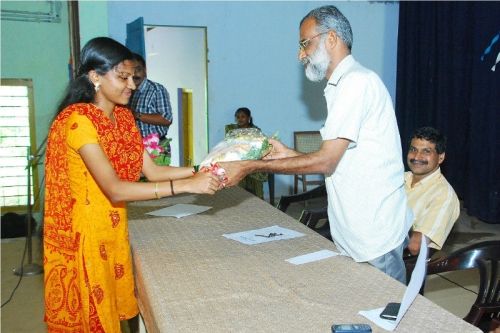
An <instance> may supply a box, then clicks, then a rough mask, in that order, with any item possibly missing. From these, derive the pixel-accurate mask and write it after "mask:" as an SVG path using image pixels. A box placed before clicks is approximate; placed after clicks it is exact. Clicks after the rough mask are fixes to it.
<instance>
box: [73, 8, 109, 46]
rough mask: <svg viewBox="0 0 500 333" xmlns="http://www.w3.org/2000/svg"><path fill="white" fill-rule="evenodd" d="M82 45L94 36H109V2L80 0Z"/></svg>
mask: <svg viewBox="0 0 500 333" xmlns="http://www.w3.org/2000/svg"><path fill="white" fill-rule="evenodd" d="M78 12H79V14H80V15H79V19H80V46H81V47H83V46H84V45H85V43H86V42H88V41H89V40H90V39H92V38H94V37H101V36H108V2H107V1H79V3H78Z"/></svg>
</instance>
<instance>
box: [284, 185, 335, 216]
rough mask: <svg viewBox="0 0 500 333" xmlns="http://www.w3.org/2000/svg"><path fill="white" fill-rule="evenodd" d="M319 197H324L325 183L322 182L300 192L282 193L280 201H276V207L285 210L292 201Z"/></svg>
mask: <svg viewBox="0 0 500 333" xmlns="http://www.w3.org/2000/svg"><path fill="white" fill-rule="evenodd" d="M321 197H325V198H326V186H325V184H322V185H320V186H318V187H315V188H313V189H312V190H309V191H306V192H302V193H299V194H292V195H284V196H282V197H281V198H280V201H279V202H278V205H277V206H276V208H278V209H279V210H281V211H282V212H285V211H286V210H287V209H288V206H290V204H291V203H293V202H301V201H306V200H311V199H315V198H321Z"/></svg>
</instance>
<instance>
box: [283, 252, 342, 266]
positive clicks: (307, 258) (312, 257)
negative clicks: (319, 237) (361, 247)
mask: <svg viewBox="0 0 500 333" xmlns="http://www.w3.org/2000/svg"><path fill="white" fill-rule="evenodd" d="M338 255H339V253H338V252H335V251H330V250H320V251H316V252H311V253H308V254H304V255H301V256H297V257H293V258H290V259H286V261H288V262H289V263H291V264H294V265H302V264H307V263H308V262H313V261H318V260H323V259H326V258H330V257H333V256H338Z"/></svg>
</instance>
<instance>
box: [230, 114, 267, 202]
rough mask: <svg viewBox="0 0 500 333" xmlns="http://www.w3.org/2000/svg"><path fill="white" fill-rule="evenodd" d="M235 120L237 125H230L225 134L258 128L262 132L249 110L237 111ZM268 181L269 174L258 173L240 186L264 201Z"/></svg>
mask: <svg viewBox="0 0 500 333" xmlns="http://www.w3.org/2000/svg"><path fill="white" fill-rule="evenodd" d="M234 118H235V120H236V124H228V125H226V127H225V134H226V135H227V133H229V132H230V131H232V130H234V129H239V128H257V129H258V130H260V128H259V127H257V126H255V124H254V123H253V119H252V112H251V111H250V109H249V108H245V107H242V108H239V109H237V110H236V112H235V113H234ZM266 181H267V173H263V172H257V173H253V174H250V175H248V176H246V177H245V178H243V179H242V180H241V181H240V182H239V184H238V186H240V187H243V188H244V189H245V190H247V191H248V192H250V193H252V194H254V195H256V196H258V197H259V198H261V199H264V185H263V184H264V182H266Z"/></svg>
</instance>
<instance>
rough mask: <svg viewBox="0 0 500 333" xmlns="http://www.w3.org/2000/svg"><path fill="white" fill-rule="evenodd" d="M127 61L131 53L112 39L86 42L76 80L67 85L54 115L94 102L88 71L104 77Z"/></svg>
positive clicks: (93, 89) (98, 38)
mask: <svg viewBox="0 0 500 333" xmlns="http://www.w3.org/2000/svg"><path fill="white" fill-rule="evenodd" d="M127 59H132V52H131V51H130V50H129V49H128V48H126V47H125V46H123V45H122V44H120V43H118V42H117V41H115V40H114V39H111V38H108V37H97V38H94V39H91V40H90V41H88V42H87V44H85V46H84V47H83V49H82V52H81V55H80V64H79V65H78V71H77V73H76V78H75V79H74V80H72V81H71V82H70V83H69V85H68V88H67V89H66V93H65V95H64V98H63V99H62V101H61V103H60V104H59V107H58V108H57V113H56V115H57V114H59V113H60V112H61V111H62V110H64V109H65V108H66V107H67V106H69V105H71V104H75V103H90V102H92V101H93V100H94V98H95V88H94V85H93V84H92V82H91V81H90V79H89V77H88V73H89V71H91V70H95V71H96V72H97V73H98V74H99V75H105V74H106V73H107V72H108V71H110V70H111V69H113V68H114V67H115V66H116V65H118V64H119V63H121V62H122V61H124V60H127Z"/></svg>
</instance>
